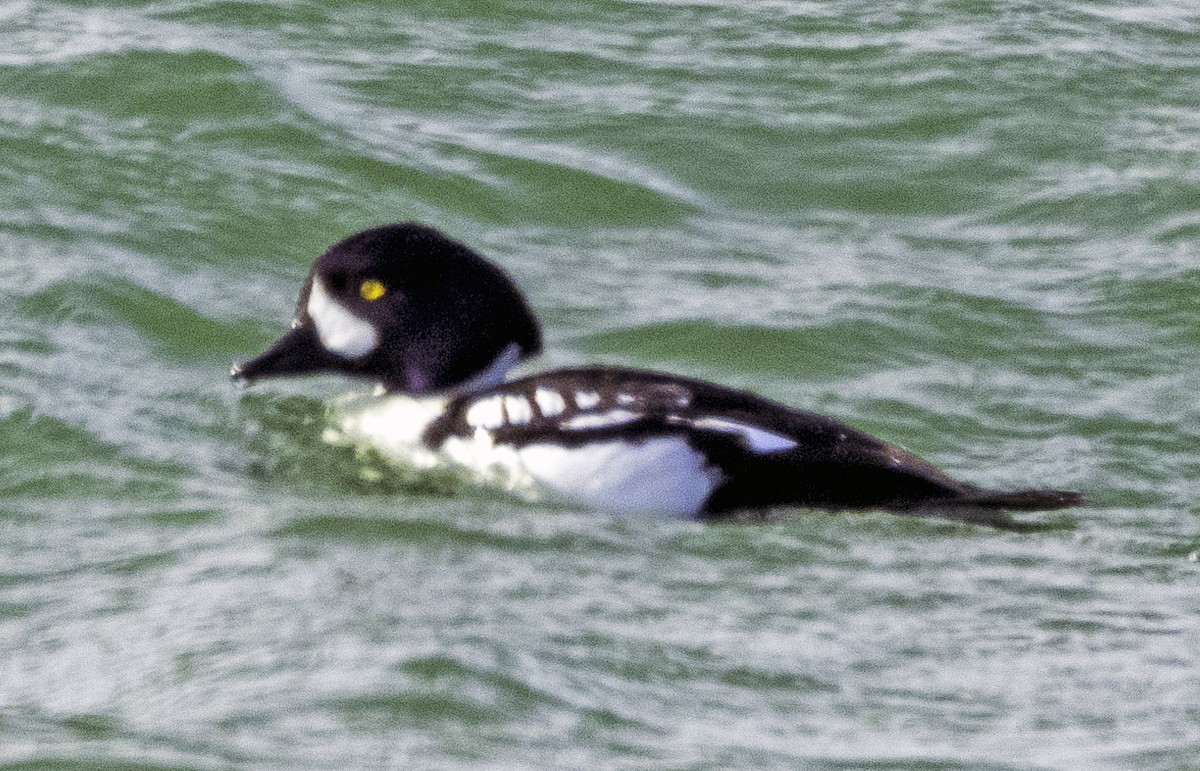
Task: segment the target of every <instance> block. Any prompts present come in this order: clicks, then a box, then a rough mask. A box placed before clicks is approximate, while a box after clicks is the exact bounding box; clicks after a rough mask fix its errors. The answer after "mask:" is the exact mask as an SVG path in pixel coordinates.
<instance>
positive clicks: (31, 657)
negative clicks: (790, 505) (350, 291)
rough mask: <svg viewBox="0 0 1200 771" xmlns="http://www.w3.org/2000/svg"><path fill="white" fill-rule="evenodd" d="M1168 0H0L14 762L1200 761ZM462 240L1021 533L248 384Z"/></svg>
mask: <svg viewBox="0 0 1200 771" xmlns="http://www.w3.org/2000/svg"><path fill="white" fill-rule="evenodd" d="M1197 50H1200V13H1198V12H1197V11H1196V10H1195V7H1194V5H1193V4H1191V3H1185V2H1170V0H1156V1H1152V2H1147V3H1142V4H1135V5H1131V4H1128V3H1117V2H1100V3H1073V2H1065V1H1064V0H1054V1H1053V2H1047V3H1040V4H1020V3H1010V2H982V1H975V2H973V1H971V0H934V2H924V3H911V2H902V3H889V4H884V5H881V4H879V3H867V2H836V3H805V2H795V3H791V2H782V1H778V2H770V1H769V0H763V1H762V2H754V1H753V0H741V1H740V2H737V1H734V2H730V1H729V0H722V1H721V2H706V1H703V0H674V1H666V0H663V1H659V2H651V1H649V0H647V1H645V2H614V1H611V0H610V1H608V2H603V1H602V2H590V3H572V2H561V3H554V4H548V3H528V2H519V1H517V0H511V1H510V2H491V3H479V4H462V3H437V2H428V3H418V4H412V5H411V6H407V7H398V6H396V5H394V4H389V3H373V2H369V1H363V2H351V3H331V2H302V3H298V2H284V1H283V0H279V1H278V2H263V3H253V4H251V3H240V2H227V1H225V2H222V1H218V0H172V1H170V2H151V3H139V2H123V3H116V2H115V3H110V4H108V5H105V6H101V5H92V4H89V3H86V2H40V1H34V0H30V1H28V2H20V0H16V1H14V2H8V3H5V4H3V5H0V148H2V150H3V152H2V153H0V340H2V345H0V437H2V438H3V447H4V452H3V456H2V457H0V768H3V769H18V768H19V769H27V768H45V767H52V768H58V769H76V768H78V769H85V768H86V769H93V768H106V769H168V768H169V769H225V768H243V767H244V768H265V769H271V768H278V769H285V768H286V769H296V768H312V769H326V768H458V767H475V768H514V767H523V768H672V769H680V768H696V769H700V768H712V769H717V768H730V767H741V768H822V769H852V768H853V769H858V768H878V769H885V768H886V769H892V768H908V769H960V768H961V769H1035V768H1036V769H1048V768H1064V769H1067V768H1070V769H1074V768H1084V767H1086V768H1138V769H1189V768H1195V767H1197V766H1198V765H1200V760H1198V759H1197V758H1198V757H1200V708H1197V706H1196V696H1195V695H1196V694H1197V693H1200V675H1198V674H1197V672H1200V634H1198V632H1200V622H1198V621H1197V611H1198V610H1200V601H1198V600H1197V599H1196V597H1197V593H1196V581H1197V575H1198V569H1200V566H1198V563H1197V559H1198V558H1197V554H1198V552H1200V526H1198V519H1197V517H1198V515H1200V506H1198V504H1197V502H1196V498H1197V496H1196V491H1197V478H1198V473H1197V472H1198V470H1200V468H1198V465H1197V447H1200V410H1198V409H1197V406H1196V398H1195V385H1194V384H1195V383H1196V381H1197V376H1198V375H1200V370H1198V367H1197V361H1198V356H1197V353H1198V351H1200V331H1198V330H1200V323H1198V322H1200V311H1198V310H1197V304H1196V297H1197V294H1198V293H1200V262H1198V260H1200V257H1198V255H1200V210H1198V208H1197V201H1200V107H1198V106H1197V101H1196V92H1197V82H1198V78H1200V67H1198V65H1197V59H1196V55H1195V52H1196V51H1197ZM397 219H419V220H424V221H428V222H431V223H433V224H436V225H438V226H439V227H442V228H444V229H446V230H448V231H449V232H451V233H453V234H454V235H455V236H457V237H459V238H461V239H463V240H465V241H467V242H468V243H471V244H473V245H475V246H477V247H478V248H480V249H481V250H483V251H484V252H485V253H486V254H488V255H490V256H492V257H494V258H496V259H498V260H500V261H501V262H502V263H503V264H504V265H505V266H506V267H507V268H508V270H509V271H510V272H511V273H512V274H513V275H514V276H515V277H516V278H517V279H518V281H519V282H520V283H521V285H522V286H523V287H524V288H525V289H526V290H527V292H528V293H529V295H530V297H531V301H532V303H533V305H534V307H536V308H537V309H538V311H539V314H540V315H541V317H542V319H543V321H544V323H545V326H546V331H547V338H548V339H547V348H548V354H547V355H546V356H545V357H544V360H543V363H544V364H545V365H564V364H573V363H582V362H607V363H614V364H625V365H636V366H650V367H654V368H659V369H667V370H672V371H677V372H681V373H685V374H688V375H692V376H699V377H707V378H711V379H715V380H718V381H720V382H724V383H728V384H730V385H734V386H738V387H747V388H753V389H754V390H756V391H758V392H760V393H762V394H764V395H766V396H769V397H771V398H775V399H779V400H782V401H786V402H789V403H792V404H796V405H798V406H802V407H806V408H809V409H814V410H817V411H820V412H824V413H826V414H829V415H832V416H834V417H837V418H839V419H842V420H845V421H847V422H849V423H851V424H852V425H855V426H857V427H859V428H862V429H864V430H867V431H870V432H872V433H875V434H877V435H880V436H882V437H884V438H886V439H888V440H891V441H895V442H899V443H902V444H904V445H905V446H907V447H908V448H910V449H912V450H913V451H915V452H917V453H918V454H920V455H922V456H924V457H927V458H929V459H930V460H933V461H934V462H936V463H938V464H939V465H940V466H942V467H943V468H945V469H947V470H948V471H950V472H952V473H954V474H955V475H957V476H960V477H962V478H964V479H966V480H968V481H971V482H974V483H977V484H983V485H990V486H1001V487H1017V486H1027V485H1035V484H1036V485H1046V486H1054V487H1063V488H1069V489H1080V490H1083V491H1085V492H1086V494H1087V495H1088V497H1089V500H1090V505H1089V506H1087V507H1086V508H1083V509H1079V510H1077V511H1074V512H1070V513H1066V514H1062V515H1054V521H1056V522H1057V523H1058V524H1061V525H1062V526H1063V527H1062V529H1059V530H1056V531H1053V532H1051V533H1042V534H1036V535H1015V534H1005V533H997V532H992V531H989V530H985V529H980V528H975V527H970V526H960V525H955V524H950V523H935V522H928V521H913V520H906V519H902V518H896V517H889V516H887V515H883V514H873V513H862V514H851V515H843V516H839V517H830V516H826V515H823V514H814V513H804V512H780V513H777V515H776V517H775V519H777V520H779V521H775V522H773V523H771V524H768V525H765V526H744V525H741V526H715V527H705V526H701V525H698V524H694V523H680V522H662V521H643V520H638V519H630V518H622V517H614V516H610V515H604V514H596V513H589V512H582V511H577V510H571V509H559V508H555V507H553V506H545V505H543V506H531V505H527V504H524V503H521V502H519V501H514V500H510V499H507V498H503V497H500V496H497V495H495V494H492V493H487V492H485V491H479V490H473V489H470V488H466V489H464V487H463V486H462V485H460V484H454V483H453V482H452V481H450V480H447V479H445V478H438V477H437V476H436V475H434V476H428V475H422V474H419V473H412V472H411V471H404V470H400V469H395V468H391V467H389V466H387V465H386V464H385V463H383V462H382V461H381V460H380V459H379V458H378V457H375V456H372V455H370V454H369V453H362V452H356V451H355V450H354V449H353V448H347V447H341V446H333V445H330V444H328V443H326V442H325V441H323V440H322V433H323V431H324V430H325V428H326V417H325V411H326V405H327V404H328V403H329V402H330V400H332V399H333V398H334V397H336V396H337V395H338V394H340V393H342V392H344V391H346V390H347V388H348V386H347V385H346V384H345V383H340V382H338V381H335V380H330V379H326V380H316V381H312V382H306V383H292V384H288V383H278V384H276V383H271V384H264V385H263V386H262V387H256V388H255V389H252V390H250V391H248V392H238V391H236V390H235V389H233V388H232V387H231V386H230V385H229V384H228V382H227V379H226V373H227V371H228V367H229V364H230V363H231V362H232V361H234V360H237V359H242V358H245V357H246V356H248V355H250V354H253V353H256V352H257V351H259V350H261V349H262V347H263V346H265V345H266V344H267V343H269V342H270V341H271V340H272V339H273V338H274V336H275V335H276V334H277V333H278V332H280V331H281V330H282V329H283V326H284V324H285V323H286V321H287V320H288V318H289V316H290V312H291V307H292V304H293V302H294V298H295V293H296V292H297V290H298V288H299V285H300V282H301V281H302V279H303V277H304V274H305V272H306V270H307V268H308V264H309V262H310V260H311V259H312V258H313V257H314V256H315V255H316V254H317V253H319V252H320V251H321V250H323V249H324V247H325V246H327V245H328V244H329V243H331V242H333V241H334V240H336V239H338V238H340V237H342V236H344V235H346V234H348V233H350V232H353V231H355V230H357V229H360V228H363V227H367V226H370V225H374V224H379V223H382V222H387V221H393V220H397Z"/></svg>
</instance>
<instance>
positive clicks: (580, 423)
mask: <svg viewBox="0 0 1200 771" xmlns="http://www.w3.org/2000/svg"><path fill="white" fill-rule="evenodd" d="M639 417H641V416H640V415H638V414H637V413H636V412H630V411H629V410H609V411H608V412H599V413H585V414H582V415H575V416H574V417H570V418H567V419H566V420H564V421H563V422H562V423H560V424H559V425H561V426H562V427H563V428H566V429H571V430H577V429H581V428H604V427H606V426H619V425H622V424H623V423H632V422H633V421H635V420H637V419H638V418H639Z"/></svg>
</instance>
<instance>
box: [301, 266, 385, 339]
mask: <svg viewBox="0 0 1200 771" xmlns="http://www.w3.org/2000/svg"><path fill="white" fill-rule="evenodd" d="M307 310H308V316H309V318H311V319H312V320H313V324H314V325H316V327H317V336H318V337H319V338H321V345H323V346H325V347H326V348H327V349H328V350H330V351H333V352H334V353H336V354H338V355H339V356H345V357H346V358H348V359H361V358H362V357H364V356H366V355H367V354H368V353H370V352H371V351H373V350H375V348H376V346H378V345H379V331H378V330H376V329H375V326H374V325H373V324H371V323H370V322H369V321H366V320H364V319H360V318H359V317H358V316H355V315H354V314H353V313H351V312H350V311H349V310H347V309H346V308H345V307H344V306H343V305H342V304H341V303H339V302H338V301H337V300H335V299H333V297H332V296H331V295H330V294H329V292H328V291H326V289H325V285H324V284H323V283H321V279H320V278H317V277H314V278H313V282H312V289H311V290H310V291H309V293H308V306H307Z"/></svg>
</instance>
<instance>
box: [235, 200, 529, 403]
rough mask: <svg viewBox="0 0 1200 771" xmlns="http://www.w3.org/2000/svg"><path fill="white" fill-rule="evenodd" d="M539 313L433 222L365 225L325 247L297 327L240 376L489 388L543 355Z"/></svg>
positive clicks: (238, 370)
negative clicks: (330, 376)
mask: <svg viewBox="0 0 1200 771" xmlns="http://www.w3.org/2000/svg"><path fill="white" fill-rule="evenodd" d="M541 346H542V339H541V332H540V330H539V328H538V323H537V319H535V318H534V316H533V313H532V311H530V309H529V306H528V305H527V304H526V302H525V299H524V298H523V297H522V296H521V292H520V291H519V290H518V289H517V287H516V285H514V284H513V282H512V280H511V279H510V278H509V277H508V276H507V275H506V274H505V273H504V271H502V270H501V269H500V268H499V267H497V266H496V265H494V264H492V263H491V262H488V261H487V260H486V259H484V258H483V257H482V256H481V255H479V254H478V253H476V252H475V251H473V250H472V249H470V248H468V247H467V246H465V245H463V244H461V243H459V242H457V241H454V240H453V239H451V238H449V237H447V236H446V235H445V234H444V233H442V232H440V231H438V230H437V229H435V228H432V227H429V226H427V225H420V224H417V223H412V222H406V223H401V224H396V225H385V226H383V227H378V228H372V229H371V230H364V231H363V232H361V233H358V234H356V235H353V236H350V237H349V238H347V239H345V240H344V241H340V242H338V243H336V244H334V245H333V246H331V247H330V248H329V250H328V251H326V252H325V253H324V254H322V255H321V256H320V257H318V258H317V261H316V262H315V263H314V264H313V268H312V272H311V273H310V274H309V276H308V280H307V281H305V282H304V288H303V289H302V290H301V291H300V301H299V303H298V304H297V306H296V316H295V318H294V319H293V320H292V328H291V330H290V331H288V332H287V333H286V334H284V336H283V337H281V338H280V339H279V340H278V341H276V343H275V344H274V345H272V346H271V347H270V348H268V349H267V350H266V351H265V352H264V353H263V354H262V355H260V356H258V357H257V358H254V359H251V360H250V361H247V362H243V363H241V364H238V365H236V366H234V368H233V371H232V373H231V374H232V376H233V378H234V379H235V380H237V381H241V382H245V383H250V382H253V381H255V380H261V379H264V378H271V377H290V376H294V375H307V374H315V373H321V372H326V373H338V374H342V375H348V376H350V377H355V378H363V379H368V380H374V381H376V382H379V383H382V384H383V386H384V387H385V388H387V389H388V390H389V391H394V392H402V393H410V394H431V393H438V392H446V391H455V390H459V389H464V388H470V387H472V386H476V385H485V384H488V383H491V382H496V381H498V380H500V379H502V378H503V376H504V372H505V371H506V370H507V369H509V368H510V367H512V366H514V365H515V364H517V363H519V362H520V361H522V360H523V359H526V358H528V357H530V356H534V355H536V354H538V353H540V352H541Z"/></svg>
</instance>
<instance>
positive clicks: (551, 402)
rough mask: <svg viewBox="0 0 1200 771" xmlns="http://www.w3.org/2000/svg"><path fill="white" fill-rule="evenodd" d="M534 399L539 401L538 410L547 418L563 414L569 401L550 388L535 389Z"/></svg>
mask: <svg viewBox="0 0 1200 771" xmlns="http://www.w3.org/2000/svg"><path fill="white" fill-rule="evenodd" d="M533 400H534V401H535V402H537V406H538V411H539V412H541V413H542V417H545V418H552V417H554V416H555V415H561V414H562V413H563V411H564V410H566V409H567V402H566V400H564V399H563V398H562V394H560V393H559V392H558V391H555V390H552V389H550V388H539V389H537V390H536V391H534V392H533Z"/></svg>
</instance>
